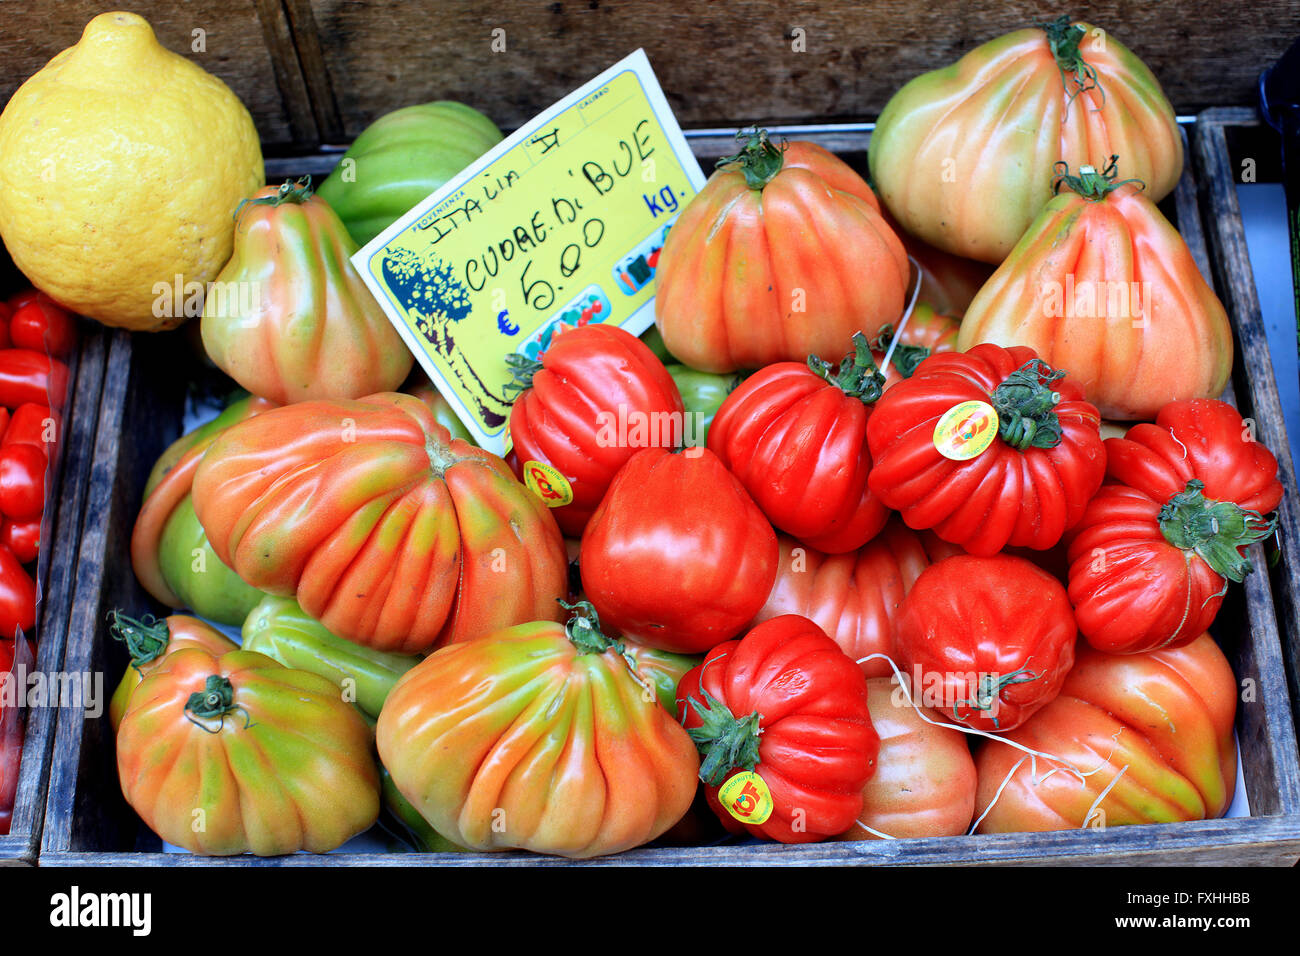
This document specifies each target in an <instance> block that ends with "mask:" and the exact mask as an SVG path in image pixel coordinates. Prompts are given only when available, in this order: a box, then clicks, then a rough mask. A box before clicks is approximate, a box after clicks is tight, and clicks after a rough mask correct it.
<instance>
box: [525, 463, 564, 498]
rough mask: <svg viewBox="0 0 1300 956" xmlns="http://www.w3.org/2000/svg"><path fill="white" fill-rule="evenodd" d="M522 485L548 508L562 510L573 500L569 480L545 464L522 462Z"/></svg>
mask: <svg viewBox="0 0 1300 956" xmlns="http://www.w3.org/2000/svg"><path fill="white" fill-rule="evenodd" d="M524 484H525V485H527V486H528V490H529V491H531V492H532V493H533V494H535V495H536V496H537V497H539V498H541V499H542V501H543V502H545V503H546V506H547V507H548V508H562V507H564V506H565V505H567V504H568V503H569V502H570V501H572V500H573V486H572V485H570V484H569V479H567V478H565V477H564V476H563V475H562V474H560V473H559V472H558V471H556V470H555V469H554V468H552V467H551V466H550V465H548V464H546V463H545V462H540V461H526V462H524Z"/></svg>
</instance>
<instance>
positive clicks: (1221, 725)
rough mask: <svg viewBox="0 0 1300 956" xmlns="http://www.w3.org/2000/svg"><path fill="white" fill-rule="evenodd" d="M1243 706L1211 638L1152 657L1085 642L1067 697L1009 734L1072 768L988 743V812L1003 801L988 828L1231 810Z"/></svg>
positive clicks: (1192, 816) (984, 799)
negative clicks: (1236, 732)
mask: <svg viewBox="0 0 1300 956" xmlns="http://www.w3.org/2000/svg"><path fill="white" fill-rule="evenodd" d="M1236 707H1237V685H1236V680H1235V679H1234V678H1233V675H1232V668H1231V667H1230V666H1229V665H1228V661H1227V659H1226V658H1224V656H1223V652H1222V651H1220V650H1219V648H1218V645H1216V644H1215V643H1214V639H1213V638H1211V637H1210V635H1209V634H1202V635H1201V636H1200V637H1198V638H1197V639H1196V640H1195V641H1193V642H1192V643H1190V644H1185V645H1183V646H1182V647H1178V648H1164V649H1163V650H1159V651H1148V652H1146V653H1143V654H1124V655H1115V654H1105V653H1103V652H1101V651H1097V650H1094V649H1092V648H1091V647H1088V646H1087V645H1086V644H1083V643H1080V644H1079V656H1078V659H1077V660H1076V661H1075V665H1074V669H1073V670H1072V671H1071V672H1070V674H1069V676H1068V677H1066V679H1065V685H1064V686H1063V687H1062V688H1061V693H1060V694H1059V695H1058V696H1057V698H1056V699H1055V700H1053V701H1052V702H1051V703H1050V704H1048V705H1047V706H1046V707H1044V708H1043V709H1042V710H1040V711H1039V712H1038V713H1036V714H1035V715H1034V716H1033V717H1032V718H1030V720H1029V722H1028V723H1026V724H1025V725H1024V726H1022V727H1019V728H1017V729H1016V730H1014V731H1012V732H1011V733H1009V734H1006V735H1005V736H1006V737H1007V738H1008V739H1009V740H1013V741H1015V742H1016V743H1019V744H1022V745H1024V746H1027V747H1030V748H1032V749H1034V750H1038V751H1041V752H1043V753H1048V754H1052V755H1053V756H1055V757H1059V758H1061V760H1064V761H1068V765H1067V764H1063V763H1061V762H1060V761H1058V760H1049V759H1046V758H1044V757H1038V758H1036V760H1035V761H1034V762H1032V763H1031V760H1030V757H1029V756H1028V755H1027V754H1026V753H1025V752H1024V751H1022V750H1017V749H1016V748H1014V747H1011V746H1009V745H1007V744H1004V743H989V744H986V745H985V746H984V747H982V748H981V749H980V751H979V753H978V754H977V755H976V758H975V765H976V769H977V770H978V773H979V792H978V796H977V798H976V812H977V813H983V812H984V810H985V809H986V808H988V806H989V804H990V803H992V804H993V808H992V809H991V810H989V812H988V815H987V816H985V817H984V819H983V821H982V822H981V823H980V825H979V832H980V833H1013V832H1019V831H1026V830H1071V829H1077V828H1079V827H1085V826H1107V827H1113V826H1123V825H1126V824H1133V823H1173V822H1175V821H1179V820H1208V819H1210V818H1212V817H1220V816H1222V815H1223V814H1224V812H1225V811H1226V810H1227V809H1228V806H1229V804H1230V803H1231V802H1232V793H1233V788H1234V786H1235V785H1236V777H1237V744H1236V740H1235V738H1234V737H1233V732H1232V731H1233V719H1234V717H1235V714H1236ZM1017 764H1019V766H1018V767H1017ZM1067 766H1070V767H1073V768H1074V770H1075V771H1078V773H1076V772H1073V771H1071V770H1069V769H1065V768H1066V767H1067ZM1013 768H1014V769H1013ZM1008 778H1010V782H1009V783H1008V784H1007V786H1006V788H1005V789H1004V790H1003V791H1002V793H1001V795H1000V796H998V797H997V802H996V803H994V802H993V801H994V796H995V795H996V794H997V792H998V788H999V787H1001V786H1002V784H1003V782H1004V781H1006V780H1007V779H1008ZM1103 793H1104V794H1105V795H1104V796H1103Z"/></svg>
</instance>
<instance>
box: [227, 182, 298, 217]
mask: <svg viewBox="0 0 1300 956" xmlns="http://www.w3.org/2000/svg"><path fill="white" fill-rule="evenodd" d="M311 195H312V188H311V176H310V175H307V176H304V177H302V179H299V180H298V181H297V182H294V181H293V180H292V179H286V180H285V181H284V182H283V183H281V184H280V188H279V189H278V190H277V191H276V193H275V195H274V196H258V197H256V198H251V197H250V198H248V199H245V200H243V201H242V202H240V204H239V205H238V206H236V207H235V218H236V219H238V218H239V213H240V211H241V210H242V209H243V208H244V206H245V204H247V205H250V206H279V205H281V204H282V203H293V204H295V205H300V204H302V203H305V202H306V201H307V200H308V199H310V198H311Z"/></svg>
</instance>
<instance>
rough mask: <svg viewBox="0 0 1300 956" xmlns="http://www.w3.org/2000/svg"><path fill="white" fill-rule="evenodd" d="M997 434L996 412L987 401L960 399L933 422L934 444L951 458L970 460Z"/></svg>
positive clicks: (940, 451)
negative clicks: (965, 400) (961, 400)
mask: <svg viewBox="0 0 1300 956" xmlns="http://www.w3.org/2000/svg"><path fill="white" fill-rule="evenodd" d="M997 436H998V413H997V410H996V409H995V408H994V407H993V406H992V405H990V404H989V403H988V402H981V401H969V402H961V403H959V404H957V405H954V406H953V407H952V408H950V409H948V410H947V411H946V412H944V413H943V415H942V417H940V419H939V421H938V423H937V424H936V425H935V426H934V447H935V448H937V449H939V454H941V455H943V457H945V458H951V459H952V460H953V461H969V460H970V459H972V458H974V457H976V456H977V455H979V454H980V453H982V452H983V451H984V450H985V449H986V448H988V447H989V445H991V444H993V439H994V438H996V437H997Z"/></svg>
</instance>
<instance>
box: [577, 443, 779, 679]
mask: <svg viewBox="0 0 1300 956" xmlns="http://www.w3.org/2000/svg"><path fill="white" fill-rule="evenodd" d="M776 558H777V547H776V533H775V532H774V531H773V530H772V526H771V525H770V524H768V522H767V519H766V518H764V517H763V513H762V512H761V511H759V510H758V508H757V506H756V505H755V504H754V502H753V501H751V500H750V497H749V495H748V494H747V493H746V492H745V489H744V488H743V487H742V486H741V484H740V482H738V481H737V480H736V479H735V478H733V477H732V476H731V474H730V473H729V472H728V471H727V470H726V468H724V467H723V465H722V462H720V461H719V460H718V457H717V456H716V455H715V454H713V452H711V451H709V450H708V449H707V448H697V449H687V450H686V451H683V452H680V453H673V452H668V451H664V450H663V449H662V448H646V449H643V450H642V451H639V452H637V453H636V454H635V455H634V456H633V457H632V459H631V460H630V461H629V462H628V463H627V464H626V465H624V466H623V468H622V469H621V470H620V471H619V473H618V474H617V475H615V476H614V481H613V482H612V483H611V484H610V486H609V491H608V493H607V494H606V495H605V499H604V500H603V501H602V502H601V503H600V507H599V508H597V509H596V513H595V514H594V515H592V517H591V521H590V522H589V523H588V525H587V530H586V533H585V534H584V535H583V537H582V551H581V555H580V558H579V566H580V569H581V573H582V589H583V591H584V592H585V593H586V595H587V599H588V600H590V601H591V603H592V604H594V605H595V606H596V611H597V612H598V613H599V614H600V619H601V621H602V622H603V623H604V624H605V625H606V626H607V627H609V628H611V629H612V630H615V631H617V632H619V633H621V634H625V635H627V636H628V637H632V638H634V639H636V640H638V641H640V642H641V643H643V644H649V645H650V646H651V647H657V648H660V649H662V650H666V651H675V652H677V653H680V654H698V653H703V652H704V651H707V650H709V648H711V647H713V646H715V645H716V644H719V643H721V642H722V641H725V640H727V639H728V638H730V637H733V636H735V635H736V634H737V633H738V632H739V631H740V629H741V628H743V627H744V626H745V624H746V623H747V622H748V621H750V620H751V619H752V618H753V617H754V615H755V614H756V613H758V609H759V608H760V607H762V606H763V601H764V600H765V599H766V597H767V595H768V592H769V591H771V589H772V582H773V581H774V580H775V579H776Z"/></svg>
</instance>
